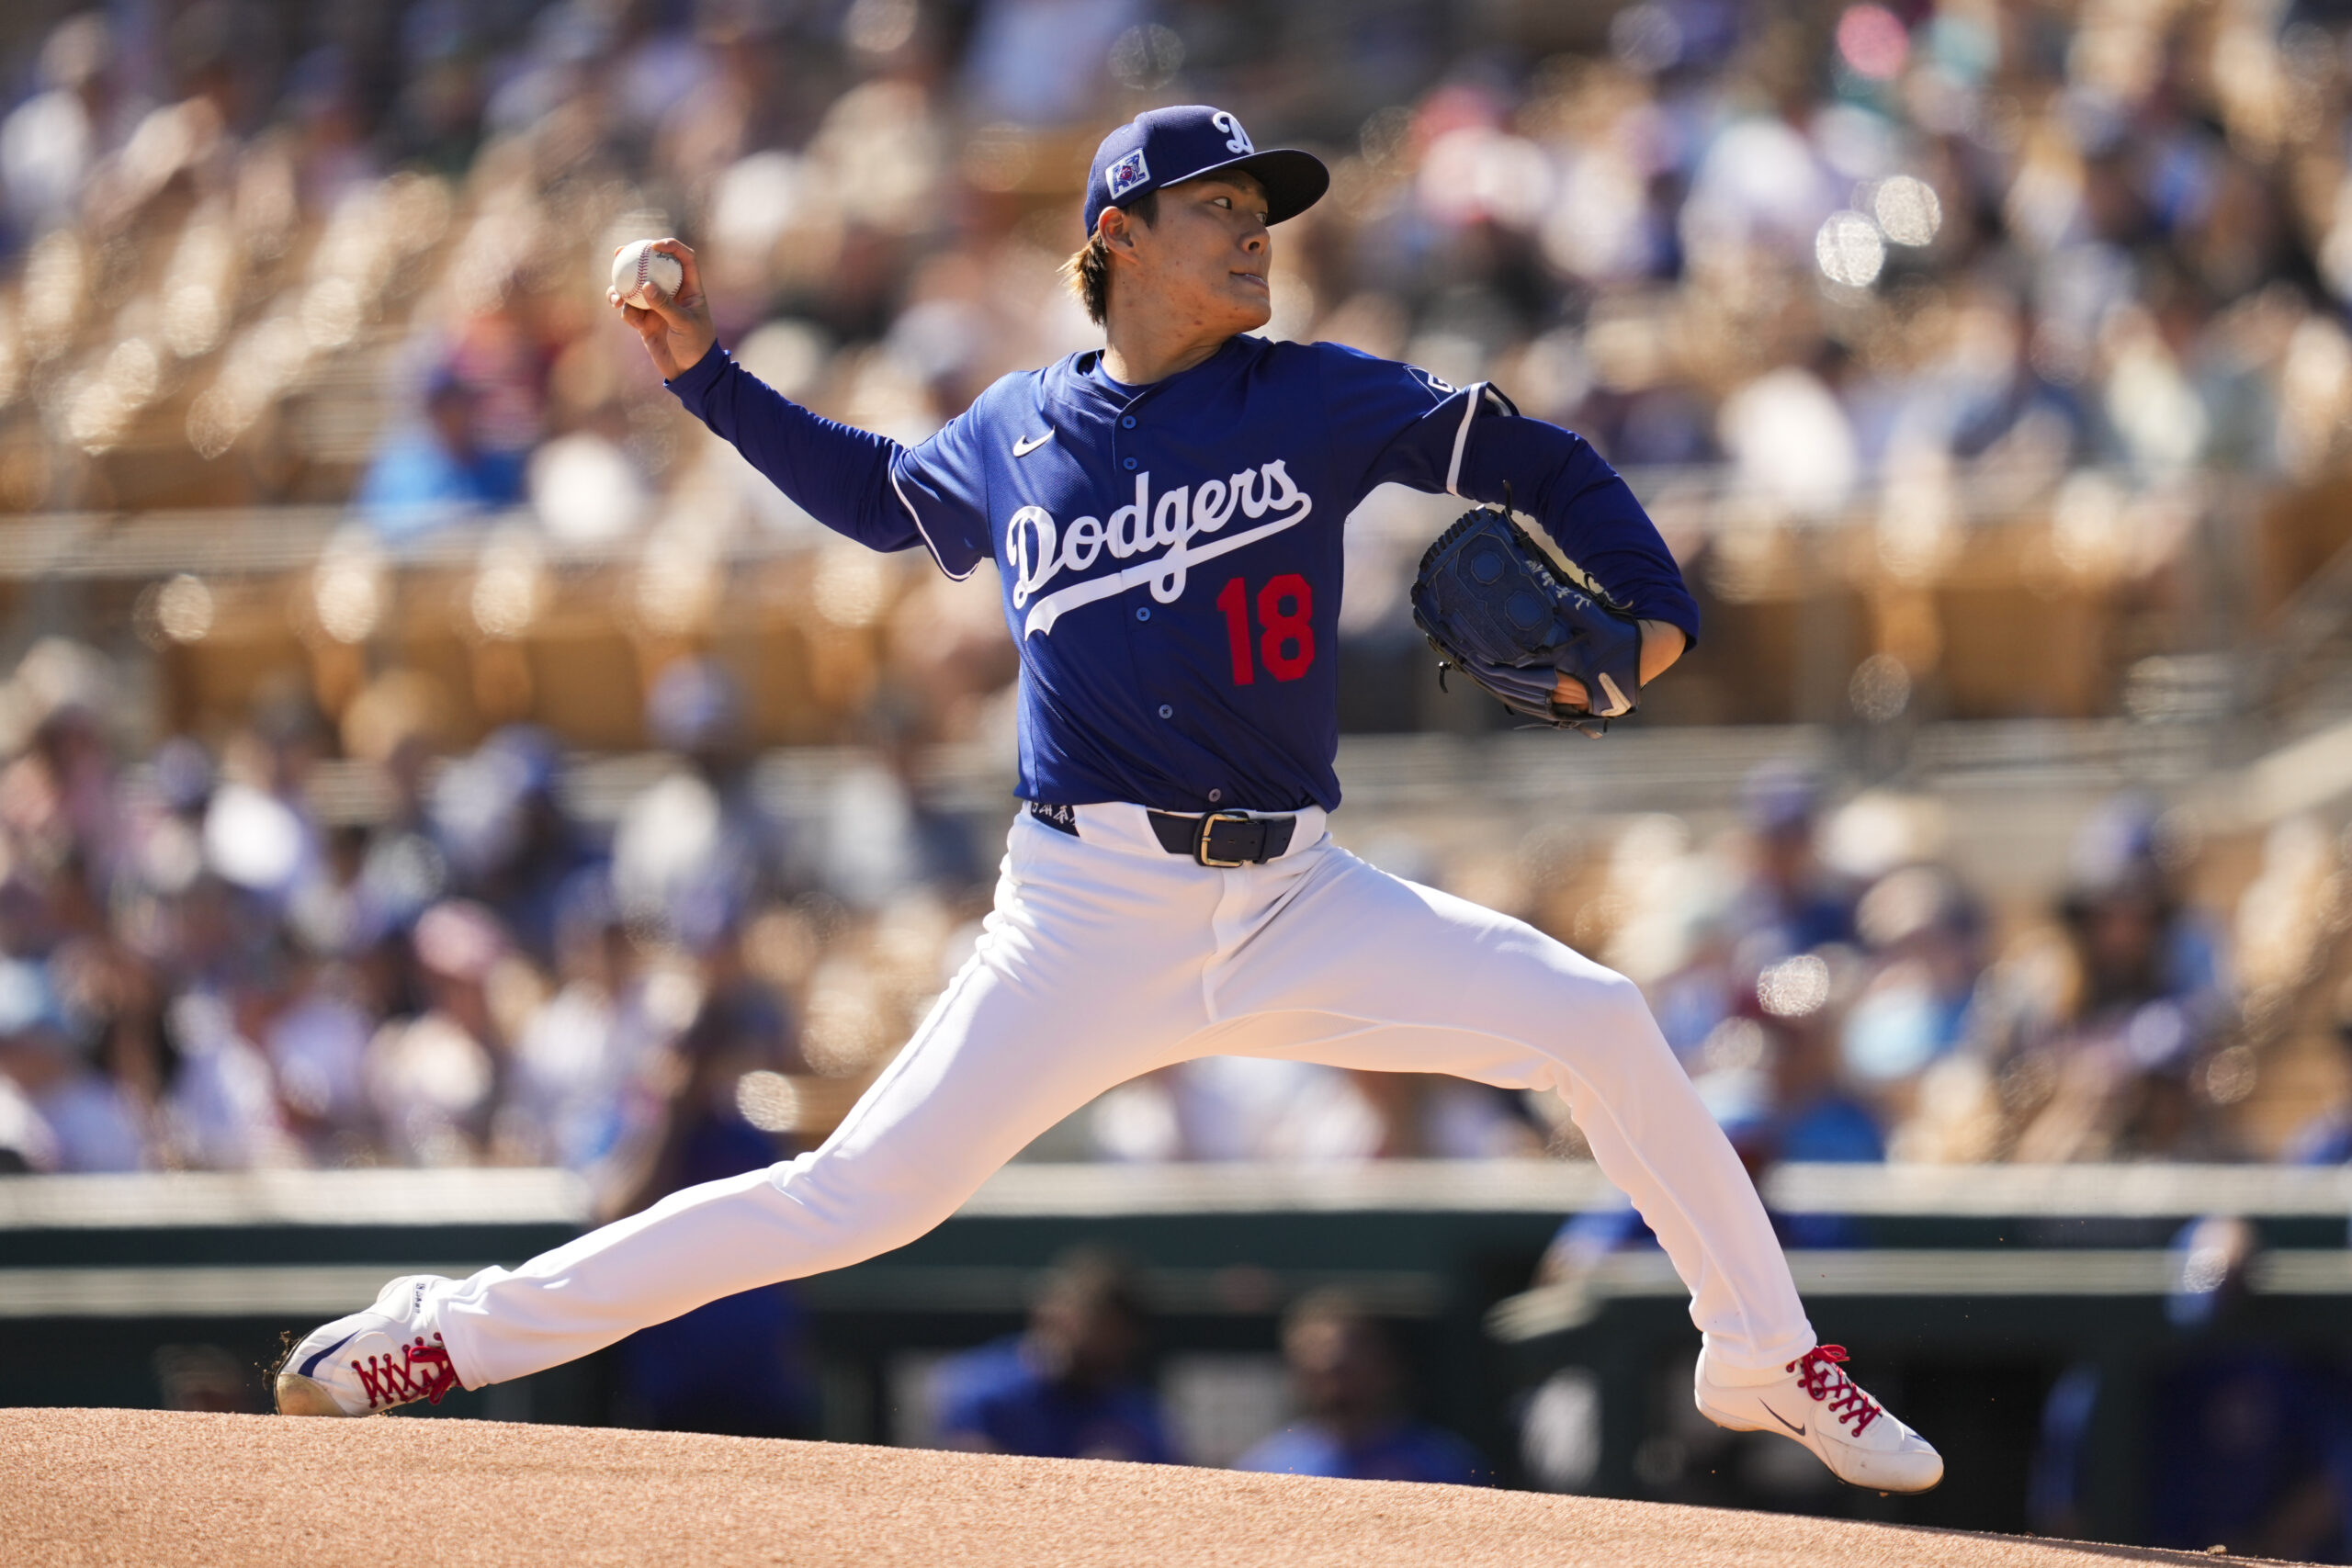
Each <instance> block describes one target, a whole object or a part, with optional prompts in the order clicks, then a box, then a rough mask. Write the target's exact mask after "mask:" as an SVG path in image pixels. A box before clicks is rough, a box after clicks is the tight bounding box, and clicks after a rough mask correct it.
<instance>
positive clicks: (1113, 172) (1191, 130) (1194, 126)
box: [1086, 104, 1331, 235]
mask: <svg viewBox="0 0 2352 1568" xmlns="http://www.w3.org/2000/svg"><path fill="white" fill-rule="evenodd" d="M1236 169H1238V170H1240V171H1241V172H1242V173H1244V174H1248V175H1255V176H1256V177H1257V181H1258V183H1259V184H1260V185H1261V186H1265V187H1266V221H1267V222H1269V223H1279V222H1281V221H1282V220H1283V219H1285V218H1295V217H1297V216H1298V215H1299V214H1300V213H1302V212H1304V211H1306V209H1308V208H1310V207H1312V206H1314V205H1315V204H1316V203H1317V202H1318V201H1320V200H1322V199H1323V193H1324V192H1325V191H1327V190H1329V189H1330V188H1331V171H1330V170H1329V169H1327V168H1325V167H1324V166H1323V160H1322V159H1320V158H1318V157H1317V156H1316V155H1315V154H1314V153H1312V152H1299V151H1298V150H1297V149H1296V148H1291V147H1283V148H1277V149H1275V150H1274V151H1272V152H1259V151H1258V149H1257V148H1256V147H1255V146H1253V145H1252V144H1251V142H1250V133H1249V132H1248V131H1246V130H1242V129H1241V121H1240V120H1239V119H1238V118H1236V117H1235V116H1234V115H1232V114H1231V113H1230V112H1228V111H1227V110H1225V109H1219V108H1211V107H1209V106H1208V105H1206V104H1181V105H1179V106H1177V107H1174V108H1166V109H1153V110H1151V111H1150V112H1149V113H1148V114H1139V115H1137V116H1136V118H1133V119H1131V120H1129V121H1128V122H1127V123H1126V124H1125V125H1123V126H1121V127H1119V129H1118V130H1114V131H1113V132H1111V134H1110V135H1108V136H1106V137H1104V138H1103V145H1102V146H1100V147H1097V148H1096V149H1095V150H1094V168H1093V171H1092V172H1091V174H1089V175H1087V179H1086V231H1087V233H1088V234H1090V235H1091V234H1092V233H1093V232H1094V225H1095V222H1096V220H1099V219H1100V218H1101V217H1102V216H1103V209H1104V208H1106V207H1125V206H1127V205H1128V204H1130V203H1132V202H1133V201H1135V200H1136V198H1137V197H1145V196H1148V195H1150V194H1151V193H1152V192H1153V191H1156V190H1165V189H1166V188H1167V187H1168V186H1173V185H1182V184H1183V183H1184V182H1185V181H1186V180H1190V179H1197V178H1198V177H1200V176H1201V175H1207V174H1224V173H1226V172H1227V171H1229V170H1236Z"/></svg>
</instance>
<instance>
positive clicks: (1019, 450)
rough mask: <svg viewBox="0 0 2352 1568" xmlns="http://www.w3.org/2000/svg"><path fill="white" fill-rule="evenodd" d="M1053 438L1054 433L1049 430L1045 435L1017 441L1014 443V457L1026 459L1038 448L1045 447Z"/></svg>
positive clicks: (1026, 437)
mask: <svg viewBox="0 0 2352 1568" xmlns="http://www.w3.org/2000/svg"><path fill="white" fill-rule="evenodd" d="M1053 438H1054V433H1053V432H1052V431H1050V430H1049V431H1047V432H1046V434H1043V435H1031V436H1025V437H1022V438H1019V439H1016V440H1015V441H1014V442H1013V443H1012V455H1013V456H1014V457H1027V456H1029V454H1030V453H1032V452H1035V450H1036V449H1037V448H1038V447H1040V446H1044V445H1045V444H1046V442H1048V441H1051V440H1052V439H1053Z"/></svg>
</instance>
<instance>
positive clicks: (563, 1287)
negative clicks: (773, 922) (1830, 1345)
mask: <svg viewBox="0 0 2352 1568" xmlns="http://www.w3.org/2000/svg"><path fill="white" fill-rule="evenodd" d="M1077 815H1078V829H1079V830H1078V836H1077V837H1074V838H1073V837H1071V836H1069V834H1066V833H1062V832H1058V831H1057V830H1055V829H1051V828H1048V827H1046V826H1045V825H1044V824H1043V823H1041V822H1038V821H1037V820H1035V818H1031V817H1030V816H1028V815H1027V814H1026V813H1025V812H1024V813H1023V815H1022V816H1021V817H1020V818H1018V819H1017V821H1016V822H1015V823H1014V826H1013V829H1012V836H1011V840H1010V842H1009V846H1008V849H1007V852H1006V855H1005V859H1004V864H1003V869H1002V873H1001V876H1000V877H999V880H998V883H997V890H996V908H995V909H994V911H993V912H992V913H991V914H990V915H989V918H988V919H987V921H986V923H985V926H984V929H983V933H982V935H981V937H980V939H979V942H978V946H977V948H976V949H975V951H974V953H973V954H972V957H971V959H970V960H969V961H968V962H967V963H966V964H965V965H964V967H963V970H962V972H961V973H959V974H958V975H957V976H956V979H955V981H954V983H953V984H951V985H950V986H949V987H948V988H947V990H946V992H945V993H944V995H942V996H941V997H940V998H939V1001H938V1003H937V1004H936V1005H935V1006H933V1009H932V1010H931V1013H930V1016H929V1017H927V1018H926V1019H925V1020H924V1021H923V1023H922V1027H921V1028H920V1029H919V1030H918V1031H917V1032H916V1033H915V1036H914V1038H913V1040H912V1041H911V1042H910V1043H908V1045H907V1046H906V1048H905V1049H904V1050H903V1051H901V1052H900V1053H899V1057H898V1059H897V1060H896V1061H894V1062H893V1063H891V1065H890V1066H889V1067H888V1070H886V1071H885V1072H884V1073H883V1074H882V1076H881V1077H879V1078H878V1079H876V1082H875V1083H874V1085H873V1087H872V1088H871V1089H867V1090H866V1092H865V1096H864V1098H862V1099H861V1100H859V1101H858V1102H857V1105H856V1106H855V1108H854V1109H853V1110H852V1111H850V1113H849V1116H848V1118H847V1120H845V1121H844V1122H842V1124H841V1126H840V1127H839V1128H838V1129H836V1130H835V1131H834V1133H833V1134H832V1136H831V1137H830V1138H828V1139H826V1140H825V1142H824V1144H823V1145H822V1146H820V1147H819V1148H817V1149H815V1150H813V1151H812V1152H810V1153H808V1154H804V1155H802V1156H799V1157H798V1158H797V1159H794V1160H790V1161H788V1162H786V1163H783V1164H779V1165H776V1166H774V1167H772V1168H768V1169H766V1170H762V1171H753V1172H750V1173H748V1174H745V1175H742V1176H738V1177H731V1178H729V1179H726V1180H723V1181H713V1182H708V1183H707V1184H705V1185H703V1186H699V1187H692V1188H688V1189H686V1190H684V1191H681V1192H677V1193H673V1195H671V1196H670V1197H668V1198H665V1199H663V1200H662V1201H661V1202H659V1203H656V1204H655V1205H653V1206H652V1207H651V1208H650V1209H648V1210H646V1211H645V1212H643V1213H639V1214H635V1215H632V1216H630V1217H629V1218H628V1219H625V1220H621V1221H618V1222H616V1223H615V1224H609V1225H606V1226H605V1227H604V1228H603V1229H601V1230H597V1231H594V1232H592V1233H590V1234H589V1235H584V1236H582V1237H580V1238H579V1239H578V1240H576V1241H573V1242H570V1243H568V1244H566V1245H565V1246H562V1247H557V1248H556V1249H555V1250H554V1251H552V1252H548V1253H546V1254H544V1255H542V1256H540V1257H538V1258H533V1259H532V1260H531V1261H530V1262H528V1263H526V1264H524V1265H523V1266H522V1267H521V1268H519V1269H515V1270H513V1271H512V1272H509V1271H508V1270H506V1269H484V1270H483V1271H482V1272H481V1273H479V1274H476V1275H474V1276H473V1277H472V1278H470V1279H468V1280H458V1281H453V1282H452V1283H451V1284H450V1285H449V1286H448V1287H447V1289H446V1290H445V1291H441V1292H437V1293H438V1299H437V1301H435V1302H434V1303H432V1311H433V1315H434V1317H435V1321H436V1325H437V1326H438V1327H439V1329H440V1331H441V1333H442V1336H443V1338H444V1341H445V1343H446V1344H447V1347H448V1350H449V1355H450V1359H451V1360H452V1361H453V1362H454V1363H455V1365H456V1369H457V1371H458V1376H459V1378H460V1379H461V1380H462V1381H463V1382H464V1383H465V1385H466V1386H467V1387H469V1388H478V1387H481V1386H482V1385H484V1384H487V1383H494V1382H505V1381H506V1380H508V1379H510V1378H517V1377H521V1376H523V1375H524V1374H526V1373H527V1372H534V1371H539V1370H541V1369H542V1368H546V1367H552V1366H556V1365H558V1364H560V1363H561V1362H564V1361H569V1360H571V1359H574V1358H576V1357H580V1356H584V1355H587V1354H588V1353H590V1352H591V1351H594V1350H596V1349H599V1348H603V1347H604V1346H606V1345H609V1344H611V1343H613V1342H614V1341H615V1340H617V1339H619V1338H621V1337H624V1336H625V1335H628V1334H629V1333H630V1332H632V1331H633V1330H636V1329H639V1328H641V1327H644V1326H646V1325H650V1324H655V1323H661V1322H663V1321H665V1320H667V1319H669V1318H672V1317H675V1316H676V1315H678V1314H681V1313H684V1312H686V1311H688V1310H690V1309H692V1308H694V1307H696V1306H699V1305H700V1304H702V1303H705V1302H707V1301H712V1300H715V1299H717V1298H718V1297H720V1296H725V1295H730V1294H732V1293H734V1292H738V1291H745V1290H750V1289H752V1288H753V1287H755V1286H760V1285H766V1284H773V1283H775V1282H776V1281H778V1280H794V1279H799V1278H802V1277H804V1276H807V1275H810V1274H817V1273H821V1272H823V1271H825V1270H826V1269H840V1268H842V1267H845V1266H846V1265H849V1264H852V1263H855V1262H858V1261H860V1260H861V1259H864V1258H872V1257H874V1256H876V1254H879V1253H883V1252H887V1251H889V1250H890V1249H892V1248H893V1247H900V1246H903V1245H905V1244H906V1243H908V1242H910V1241H912V1240H914V1239H915V1238H916V1237H917V1236H920V1235H922V1234H923V1233H924V1232H926V1231H928V1230H930V1229H932V1227H933V1226H934V1225H936V1224H939V1223H940V1222H941V1221H942V1220H944V1219H946V1218H947V1217H948V1216H949V1215H950V1214H952V1213H955V1212H956V1208H957V1207H958V1206H959V1205H961V1204H962V1203H963V1201H965V1199H967V1197H969V1196H970V1195H971V1194H972V1192H973V1191H974V1190H976V1189H978V1187H979V1185H980V1183H981V1182H982V1181H984V1180H985V1179H987V1178H988V1176H989V1173H990V1172H992V1171H994V1170H995V1169H996V1168H998V1167H999V1166H1001V1165H1002V1164H1003V1163H1004V1162H1005V1161H1006V1160H1008V1159H1010V1158H1012V1156H1013V1155H1014V1154H1016V1153H1017V1152H1019V1151H1020V1150H1021V1148H1022V1147H1023V1145H1027V1144H1028V1143H1029V1142H1030V1141H1031V1140H1032V1139H1034V1138H1035V1137H1036V1136H1037V1135H1038V1134H1041V1133H1043V1132H1044V1131H1046V1129H1047V1128H1048V1127H1051V1126H1052V1125H1054V1123H1056V1122H1059V1121H1060V1120H1061V1119H1062V1118H1063V1117H1065V1116H1068V1115H1069V1114H1070V1113H1071V1112H1072V1111H1076V1110H1078V1109H1079V1108H1080V1107H1081V1106H1083V1105H1085V1104H1086V1103H1087V1102H1088V1101H1089V1100H1092V1099H1093V1098H1094V1097H1095V1096H1097V1095H1099V1094H1101V1093H1103V1091H1104V1090H1106V1089H1111V1088H1113V1087H1114V1086H1116V1085H1118V1084H1120V1083H1123V1082H1125V1080H1127V1079H1128V1078H1131V1077H1136V1076H1137V1075H1138V1074H1142V1073H1146V1072H1149V1071H1151V1070H1152V1069H1154V1068H1157V1067H1162V1066H1170V1065H1171V1064H1174V1063H1177V1062H1181V1061H1185V1060H1188V1059H1190V1058H1192V1057H1195V1056H1206V1055H1239V1056H1273V1057H1283V1058H1290V1059H1303V1060H1306V1061H1312V1062H1321V1063H1327V1064H1329V1065H1331V1066H1341V1067H1352V1068H1360V1069H1366V1070H1370V1071H1375V1072H1417V1073H1432V1072H1434V1073H1450V1074H1453V1075H1455V1076H1456V1077H1465V1078H1473V1079H1476V1080H1477V1081H1478V1082H1481V1083H1487V1084H1494V1085H1497V1086H1498V1087H1501V1088H1505V1089H1557V1090H1559V1092H1560V1093H1561V1094H1562V1095H1563V1096H1564V1097H1565V1098H1566V1100H1567V1103H1568V1106H1569V1109H1570V1111H1572V1112H1573V1113H1574V1115H1575V1117H1576V1121H1577V1126H1579V1127H1580V1128H1582V1129H1583V1131H1584V1134H1585V1136H1586V1138H1587V1139H1588V1140H1589V1142H1590V1144H1591V1145H1592V1152H1593V1156H1594V1158H1595V1159H1597V1160H1598V1161H1599V1162H1600V1169H1601V1171H1602V1173H1603V1174H1604V1175H1606V1176H1607V1177H1608V1178H1609V1179H1610V1180H1611V1181H1613V1182H1615V1183H1616V1184H1617V1185H1618V1186H1619V1187H1620V1188H1622V1189H1623V1190H1624V1191H1625V1192H1626V1194H1627V1195H1628V1196H1629V1197H1631V1198H1632V1199H1633V1201H1634V1206H1635V1207H1636V1208H1638V1209H1639V1210H1640V1211H1641V1213H1642V1217H1643V1218H1644V1219H1645V1220H1647V1221H1648V1222H1649V1224H1650V1228H1651V1229H1652V1230H1654V1231H1656V1232H1657V1238H1658V1240H1659V1242H1660V1243H1661V1244H1662V1245H1663V1246H1664V1247H1665V1248H1666V1252H1667V1255H1668V1258H1671V1259H1672V1260H1673V1262H1674V1267H1675V1269H1676V1270H1677V1271H1678V1272H1679V1274H1680V1275H1681V1277H1682V1280H1683V1281H1684V1282H1685V1283H1686V1284H1688V1285H1689V1286H1690V1287H1691V1321H1692V1322H1694V1323H1695V1324H1697V1325H1698V1326H1699V1328H1700V1330H1701V1331H1702V1333H1703V1334H1704V1335H1705V1337H1706V1343H1707V1347H1708V1351H1709V1357H1710V1360H1711V1363H1712V1364H1713V1366H1714V1367H1715V1368H1716V1369H1717V1375H1718V1376H1724V1375H1725V1374H1729V1375H1730V1376H1731V1377H1732V1378H1733V1379H1735V1380H1736V1379H1737V1378H1738V1374H1739V1373H1742V1372H1746V1373H1749V1374H1751V1375H1752V1376H1753V1377H1754V1378H1755V1379H1756V1380H1757V1381H1762V1380H1763V1378H1764V1377H1765V1376H1766V1375H1767V1374H1777V1373H1778V1371H1779V1370H1780V1368H1781V1366H1782V1364H1784V1363H1786V1362H1788V1361H1790V1360H1792V1359H1795V1358H1796V1357H1798V1356H1800V1355H1802V1354H1804V1352H1805V1351H1806V1350H1809V1349H1811V1348H1813V1346H1814V1343H1815V1341H1814V1337H1813V1330H1812V1327H1811V1325H1809V1324H1808V1323H1807V1322H1806V1321H1805V1315H1804V1307H1803V1306H1802V1304H1801V1303H1799V1302H1798V1300H1797V1293H1796V1287H1795V1284H1794V1283H1793V1281H1792V1280H1791V1279H1790V1277H1789V1270H1788V1266H1787V1264H1786V1262H1785V1261H1784V1260H1783V1259H1782V1258H1781V1249H1780V1246H1779V1243H1778V1242H1777V1241H1776V1239H1775V1238H1774V1236H1773V1235H1772V1228H1771V1224H1770V1222H1769V1221H1768V1220H1767V1219H1766V1217H1765V1214H1764V1207H1763V1204H1762V1203H1761V1202H1760V1201H1758V1198H1757V1196H1756V1190H1755V1188H1754V1186H1753V1185H1752V1184H1751V1183H1750V1182H1749V1180H1748V1178H1747V1172H1746V1170H1745V1169H1744V1168H1742V1167H1741V1165H1740V1162H1739V1159H1738V1156H1736V1155H1735V1154H1734V1153H1733V1152H1732V1148H1731V1145H1730V1144H1729V1143H1728V1142H1727V1141H1726V1140H1725V1139H1724V1135H1723V1133H1722V1132H1721V1131H1720V1130H1719V1129H1718V1128H1717V1127H1716V1125H1715V1123H1714V1122H1713V1119H1712V1118H1710V1117H1709V1115H1708V1114H1707V1111H1706V1110H1705V1109H1704V1108H1703V1107H1702V1105H1701V1104H1700V1102H1699V1097H1698V1095H1697V1094H1696V1093H1695V1092H1694V1091H1693V1090H1692V1089H1691V1083H1690V1080H1689V1079H1688V1078H1687V1077H1684V1075H1683V1072H1682V1068H1681V1067H1680V1066H1679V1064H1677V1062H1676V1061H1675V1059H1674V1056H1673V1054H1672V1052H1671V1051H1670V1050H1669V1049H1668V1046H1667V1043H1666V1041H1665V1038H1664V1037H1663V1036H1662V1035H1661V1034H1660V1033H1659V1032H1658V1029H1657V1024H1656V1023H1655V1022H1653V1021H1652V1020H1651V1018H1650V1014H1649V1010H1648V1008H1647V1007H1646V1006H1645V1003H1644V1001H1643V998H1642V996H1641V993H1640V991H1639V990H1638V989H1637V988H1636V987H1634V984H1633V982H1631V981H1630V980H1627V979H1625V978H1624V977H1623V976H1619V975H1616V974H1614V973H1612V972H1611V971H1610V970H1607V969H1604V968H1602V967H1601V966H1600V965H1599V964H1594V963H1592V962H1591V961H1589V959H1586V958H1584V957H1582V956H1580V955H1578V954H1577V953H1574V952H1571V951H1570V950H1569V949H1568V948H1566V947H1565V946H1563V945H1561V944H1560V943H1559V942H1555V941H1553V940H1552V939H1551V938H1550V937H1547V936H1545V935H1544V934H1543V933H1542V932H1540V931H1536V930H1534V929H1533V928H1532V927H1531V926H1528V925H1526V924H1524V923H1522V922H1521V921H1519V920H1514V919H1508V918H1506V917H1504V916H1501V915H1498V914H1496V913H1494V912H1493V911H1491V910H1488V909H1484V908H1479V907H1478V906H1476V905H1475V904H1471V903H1467V902H1465V901H1464V900H1463V899H1460V898H1456V897H1452V896H1450V895H1448V894H1445V893H1441V892H1437V891H1435V890H1433V889H1430V888H1427V887H1421V886H1416V885H1415V884H1413V883H1409V882H1406V881H1403V880H1401V879H1400V878H1397V877H1394V876H1391V875H1389V874H1387V873H1385V872H1383V871H1379V870H1376V869H1374V867H1372V866H1370V865H1367V864H1366V863H1363V861H1360V860H1358V859H1357V858H1356V857H1355V856H1353V855H1351V854H1350V853H1349V852H1347V851H1345V850H1343V849H1340V847H1339V846H1338V845H1336V844H1334V843H1332V842H1331V840H1330V836H1329V833H1328V832H1327V831H1326V830H1325V827H1324V819H1323V813H1322V812H1320V811H1317V810H1309V811H1306V812H1304V813H1302V814H1301V815H1300V817H1299V819H1298V823H1297V828H1296V830H1295V834H1294V836H1293V839H1292V846H1293V847H1292V848H1291V850H1290V851H1289V852H1288V853H1286V854H1283V855H1282V856H1280V857H1279V858H1277V859H1275V860H1272V861H1270V862H1268V863H1265V864H1263V865H1253V866H1243V867H1240V868H1238V869H1236V870H1230V871H1226V870H1215V869H1210V868H1207V867H1204V866H1200V865H1196V864H1194V863H1193V862H1192V861H1190V860H1188V859H1185V858H1183V857H1182V856H1178V855H1171V854H1170V853H1169V852H1167V851H1165V850H1163V849H1162V848H1161V847H1160V845H1159V840H1157V839H1156V838H1154V837H1153V835H1152V832H1151V828H1150V825H1149V823H1148V821H1147V819H1146V818H1145V815H1144V812H1143V810H1142V808H1141V807H1133V806H1118V805H1105V806H1081V807H1078V813H1077Z"/></svg>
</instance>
